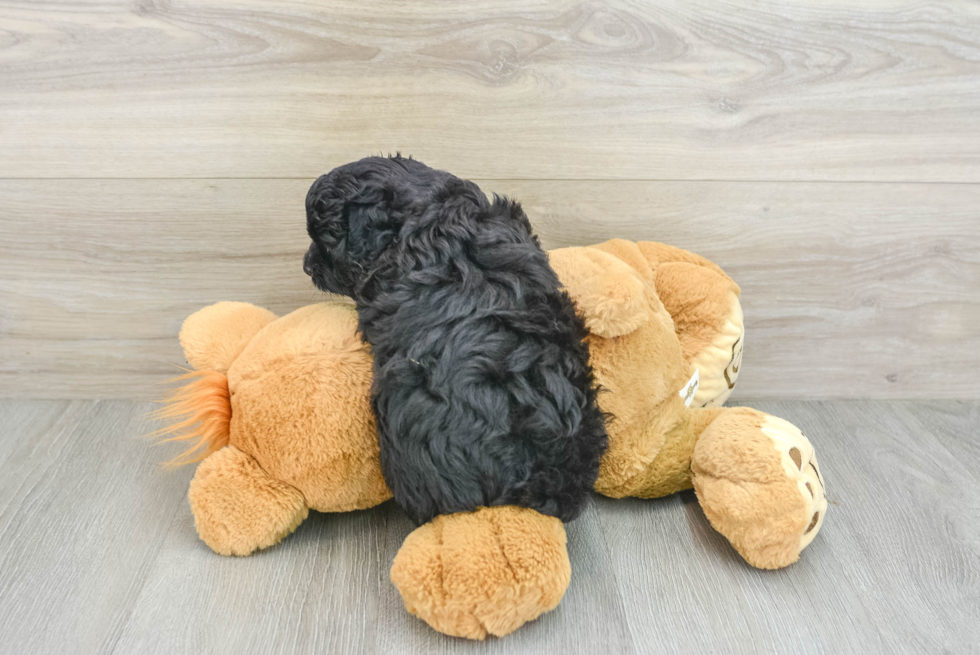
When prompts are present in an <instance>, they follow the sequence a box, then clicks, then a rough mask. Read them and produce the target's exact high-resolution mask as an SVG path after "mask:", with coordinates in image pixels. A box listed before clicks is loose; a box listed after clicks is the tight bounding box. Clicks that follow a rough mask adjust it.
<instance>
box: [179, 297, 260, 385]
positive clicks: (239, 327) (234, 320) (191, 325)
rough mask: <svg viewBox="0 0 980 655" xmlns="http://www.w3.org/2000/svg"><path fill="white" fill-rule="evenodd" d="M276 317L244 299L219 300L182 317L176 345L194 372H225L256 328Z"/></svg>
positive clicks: (252, 335)
mask: <svg viewBox="0 0 980 655" xmlns="http://www.w3.org/2000/svg"><path fill="white" fill-rule="evenodd" d="M274 320H276V315H275V314H273V313H272V312H270V311H269V310H268V309H263V308H261V307H256V306H255V305H251V304H249V303H247V302H219V303H215V304H214V305H208V306H207V307H205V308H204V309H199V310H197V311H196V312H194V313H193V314H191V315H190V316H188V317H187V318H186V319H185V320H184V325H183V327H181V329H180V345H181V347H183V349H184V357H186V358H187V362H188V363H189V364H190V365H191V366H192V367H193V368H195V369H197V370H198V371H218V372H219V373H227V372H228V367H229V366H231V363H232V362H233V361H235V358H236V357H238V355H239V354H241V352H242V350H244V349H245V346H246V345H248V342H249V341H251V340H252V337H254V336H255V335H256V334H258V332H259V330H261V329H262V328H264V327H265V326H266V325H268V324H269V323H271V322H272V321H274Z"/></svg>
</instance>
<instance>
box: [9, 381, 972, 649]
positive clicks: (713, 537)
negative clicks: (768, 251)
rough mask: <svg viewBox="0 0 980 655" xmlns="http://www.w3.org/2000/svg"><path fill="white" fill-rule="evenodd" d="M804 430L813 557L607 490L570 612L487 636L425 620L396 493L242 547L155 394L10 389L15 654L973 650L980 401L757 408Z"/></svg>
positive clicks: (682, 507)
mask: <svg viewBox="0 0 980 655" xmlns="http://www.w3.org/2000/svg"><path fill="white" fill-rule="evenodd" d="M750 404H751V405H752V406H754V407H757V408H759V409H761V410H763V411H768V412H772V413H774V414H776V415H778V416H782V417H784V418H786V419H788V420H790V421H793V422H794V423H796V424H798V425H799V426H800V427H802V428H803V429H804V431H805V432H806V433H807V435H808V436H809V437H810V439H811V440H812V441H813V443H814V445H815V447H816V451H817V453H818V454H819V458H820V463H821V471H822V473H823V475H824V478H825V479H826V481H827V485H828V493H829V496H828V498H829V499H830V500H831V502H832V506H831V511H830V512H829V513H828V516H827V519H826V522H825V524H824V527H823V529H822V530H821V532H820V534H819V535H818V536H817V538H816V539H815V540H814V542H813V543H812V544H811V545H810V547H809V548H808V549H807V550H806V551H805V552H804V555H803V558H802V559H801V561H800V562H798V563H797V564H794V565H793V566H791V567H789V568H787V569H784V570H781V571H760V570H757V569H753V568H751V567H749V566H748V565H746V564H745V563H744V562H743V561H742V560H741V559H740V558H739V557H738V555H737V554H736V553H735V552H734V550H733V549H732V548H731V547H730V546H729V545H728V543H727V542H726V541H725V540H724V538H723V537H721V536H720V535H719V534H717V533H715V532H714V531H713V530H712V529H711V527H710V525H709V524H708V522H707V520H706V519H705V517H704V515H703V513H702V512H701V510H700V508H699V507H698V505H697V501H696V499H695V497H694V495H693V493H692V492H686V493H683V494H679V495H677V496H673V497H671V498H667V499H661V500H655V501H640V500H622V501H617V500H612V499H608V498H598V497H597V498H596V499H595V501H594V502H593V503H591V504H590V505H589V507H588V509H587V510H586V512H585V513H584V514H583V516H582V517H581V518H580V519H579V520H578V521H576V522H574V523H572V524H570V525H569V526H568V528H567V529H568V535H569V554H570V557H571V561H572V570H573V572H572V582H571V585H570V586H569V589H568V592H567V593H566V595H565V598H564V599H563V601H562V603H561V605H559V607H558V608H557V609H556V610H554V611H553V612H550V613H548V614H546V615H544V616H543V617H541V618H540V619H539V620H537V621H535V622H532V623H530V624H528V625H526V626H524V627H523V628H521V629H520V630H519V631H518V632H516V633H514V634H512V635H510V636H509V637H507V638H504V639H488V640H487V641H485V642H480V643H473V642H467V641H464V640H460V639H452V638H448V637H445V636H444V635H440V634H438V633H435V632H434V631H432V630H430V629H429V628H428V627H427V626H425V624H423V623H422V622H421V621H419V620H417V619H414V618H413V617H411V616H409V615H408V614H407V613H406V612H405V611H404V609H403V607H402V605H401V600H400V598H399V597H398V594H397V591H396V590H395V589H394V587H393V586H392V585H391V583H390V582H389V580H388V568H389V567H390V565H391V560H392V558H393V557H394V554H395V553H396V552H397V549H398V548H399V547H400V546H401V544H402V542H403V540H404V538H405V536H406V535H407V534H408V533H409V532H410V531H411V529H412V525H411V523H410V522H409V521H408V519H407V518H406V517H405V515H404V514H403V513H402V511H401V510H400V509H399V508H398V507H397V506H396V505H394V504H393V503H390V502H389V503H386V504H384V505H381V506H380V507H377V508H375V509H373V510H368V511H365V512H355V513H350V514H339V515H326V514H318V513H313V514H312V515H311V516H310V518H309V519H308V520H307V521H306V522H305V523H304V524H303V525H302V526H300V528H299V529H298V531H297V532H296V533H294V534H293V535H292V536H290V537H289V538H288V539H286V540H285V541H283V543H281V544H280V545H278V546H276V547H274V548H272V549H269V550H267V551H263V552H261V553H259V554H256V555H253V556H251V557H247V558H223V557H220V556H218V555H215V554H214V553H212V552H211V551H209V550H208V549H207V548H206V547H205V546H204V545H203V544H202V543H201V542H200V541H199V540H198V538H197V535H196V534H195V532H194V528H193V521H192V518H191V514H190V509H189V507H188V506H187V503H186V501H185V494H186V488H187V483H188V479H189V477H190V474H191V470H190V469H189V468H188V469H182V470H180V471H178V472H174V473H163V472H161V471H160V470H159V469H157V468H156V462H157V461H159V460H160V459H164V458H165V457H166V455H167V453H166V452H164V450H163V449H161V450H155V449H151V448H149V447H148V445H147V444H146V443H145V442H141V441H138V440H136V439H133V438H132V437H133V435H134V434H139V433H142V432H144V431H145V430H146V429H147V428H148V427H149V426H148V425H147V424H146V422H145V421H144V419H142V418H141V416H142V414H143V413H144V412H145V411H146V410H147V409H149V407H150V406H149V405H147V404H144V403H131V402H126V401H114V402H109V403H106V402H80V401H74V402H67V401H14V400H6V401H0V425H3V427H4V429H3V431H2V432H0V464H2V465H3V466H4V471H5V475H4V476H2V477H0V633H2V634H3V639H2V640H0V653H4V654H6V653H11V654H14V653H17V654H20V653H27V652H30V653H42V652H43V653H46V652H57V653H75V652H79V653H81V652H84V653H119V654H122V653H134V652H139V653H166V654H167V655H181V654H183V653H202V652H208V653H215V654H221V653H243V652H257V653H294V652H329V653H375V652H377V653H434V652H439V653H442V652H488V653H500V654H501V655H503V654H508V653H556V654H561V655H574V654H577V653H596V652H609V653H651V654H652V653H669V652H702V653H714V652H724V653H760V652H778V653H784V652H794V653H879V652H883V653H925V652H928V653H932V652H951V653H968V652H973V651H975V650H976V644H977V643H978V642H980V627H978V624H977V622H976V620H975V619H976V617H977V615H978V614H980V529H978V526H980V505H978V503H977V501H976V498H977V497H978V496H980V476H978V475H977V470H976V466H975V465H974V463H973V462H974V459H973V458H970V457H969V456H968V455H969V454H972V453H975V450H976V444H975V437H974V435H975V434H976V433H977V432H978V430H980V403H977V402H976V401H974V402H956V401H915V402H898V401H860V402H859V401H825V402H799V401H779V402H777V401H767V402H761V403H750Z"/></svg>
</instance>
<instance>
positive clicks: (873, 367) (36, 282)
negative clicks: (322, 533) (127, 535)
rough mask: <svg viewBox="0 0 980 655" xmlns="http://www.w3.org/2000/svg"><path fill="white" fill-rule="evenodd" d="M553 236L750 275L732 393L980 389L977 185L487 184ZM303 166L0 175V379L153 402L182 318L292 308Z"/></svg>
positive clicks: (43, 393) (302, 290) (899, 394)
mask: <svg viewBox="0 0 980 655" xmlns="http://www.w3.org/2000/svg"><path fill="white" fill-rule="evenodd" d="M480 184H481V185H482V186H483V188H484V189H486V190H488V191H497V192H500V193H506V194H511V195H513V196H515V197H517V198H519V199H521V200H522V201H523V202H524V206H525V209H526V210H527V212H528V214H529V215H530V217H531V220H532V222H533V223H534V225H535V227H536V229H537V230H538V232H539V233H540V234H541V237H542V243H543V244H544V245H545V246H546V247H559V246H566V245H584V244H588V243H595V242H598V241H602V240H605V239H608V238H612V237H626V238H630V239H636V240H643V239H651V240H658V241H663V242H666V243H670V244H674V245H677V246H680V247H683V248H687V249H690V250H693V251H696V252H698V253H700V254H702V255H705V256H707V257H710V258H711V259H713V260H714V261H716V262H717V263H718V264H720V265H721V266H723V267H724V268H725V269H726V270H727V271H728V272H729V273H730V274H731V275H732V276H733V277H734V279H735V280H736V281H737V282H738V283H739V284H741V286H742V289H743V294H742V302H743V308H744V311H745V317H746V325H747V345H746V351H745V360H744V361H745V364H744V369H743V370H744V372H743V374H742V375H741V376H740V378H739V387H738V388H737V389H736V394H739V395H741V396H742V397H771V398H800V399H805V398H847V397H859V398H861V397H865V398H867V397H871V398H875V397H877V398H889V397H890V398H903V397H905V398H910V397H919V398H928V397H953V398H971V397H972V398H976V397H980V376H977V375H976V371H977V370H978V368H980V292H978V290H980V185H947V184H912V185H906V184H879V183H874V184H837V183H792V184H788V183H720V182H719V183H707V182H588V183H586V182H558V181H550V182H549V181H509V180H501V181H480ZM307 187H308V181H307V180H60V181H49V180H0V395H3V396H19V397H53V398H73V397H77V398H105V397H127V398H156V397H159V395H160V394H161V389H160V387H159V385H158V384H157V383H158V382H160V381H161V380H163V379H165V378H166V377H168V376H170V375H172V374H173V373H174V372H175V371H176V369H174V368H173V365H175V364H182V363H183V356H182V354H181V352H180V348H179V346H178V344H177V339H176V335H177V332H178V330H179V327H180V324H181V322H182V321H183V319H184V318H185V317H186V316H187V315H188V314H190V313H192V312H193V311H196V310H197V309H199V308H200V307H202V306H204V305H206V304H209V303H212V302H216V301H218V300H243V301H249V302H254V303H257V304H260V305H264V306H267V307H269V308H270V309H272V310H273V311H276V312H279V313H284V312H287V311H291V310H292V309H295V308H297V307H299V306H302V305H304V304H307V303H310V302H314V301H316V300H318V299H322V298H323V297H324V296H322V295H321V294H319V293H317V292H316V291H315V290H314V289H313V288H312V286H311V284H310V282H309V280H308V278H307V277H306V276H305V275H304V274H303V272H302V270H301V258H302V254H303V252H304V251H305V249H306V244H307V237H306V235H305V224H304V217H303V209H302V207H303V201H304V197H305V193H306V189H307Z"/></svg>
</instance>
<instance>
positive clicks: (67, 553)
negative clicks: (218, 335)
mask: <svg viewBox="0 0 980 655" xmlns="http://www.w3.org/2000/svg"><path fill="white" fill-rule="evenodd" d="M0 406H2V407H3V410H2V411H0V417H2V418H3V421H4V422H3V424H2V425H3V429H2V431H0V459H2V466H3V475H2V476H0V634H2V635H3V639H2V640H0V652H4V653H95V652H110V651H111V650H112V648H113V646H114V643H115V641H116V640H117V638H118V635H119V634H120V631H121V629H122V627H123V625H124V624H125V623H126V621H127V618H128V616H129V612H130V609H131V607H132V604H133V602H134V601H135V599H136V598H137V597H138V596H139V594H140V591H141V589H142V585H143V584H144V581H145V579H146V576H147V575H148V573H149V572H150V566H151V564H152V563H153V562H154V560H155V559H156V554H157V551H158V550H159V549H160V544H161V542H162V541H163V539H164V537H165V536H166V534H167V532H168V529H169V527H170V523H171V520H172V517H173V516H174V513H175V511H176V510H177V508H178V507H179V506H181V505H183V504H184V494H185V493H186V487H187V482H188V479H189V478H188V476H187V473H188V472H181V473H179V474H174V475H167V474H164V473H163V472H162V471H161V470H160V467H159V465H158V462H159V461H160V451H154V450H151V449H150V448H148V444H147V443H146V442H145V441H143V440H140V439H138V438H137V437H138V436H139V435H141V434H144V433H146V432H147V431H148V429H149V425H148V423H147V421H146V420H145V419H143V414H145V413H146V412H147V411H148V410H149V409H151V406H148V405H147V404H134V403H128V402H118V401H117V402H108V403H107V402H100V403H92V402H79V401H74V402H71V403H64V402H54V403H51V402H37V401H35V402H30V403H17V404H15V405H12V404H10V403H2V404H0Z"/></svg>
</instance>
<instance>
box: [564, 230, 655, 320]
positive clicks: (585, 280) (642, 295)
mask: <svg viewBox="0 0 980 655" xmlns="http://www.w3.org/2000/svg"><path fill="white" fill-rule="evenodd" d="M548 257H549V260H550V262H551V266H552V268H554V270H555V272H556V273H557V274H558V279H559V280H561V282H562V284H563V285H564V286H565V289H566V290H567V291H568V295H569V296H570V297H571V299H572V300H573V301H574V302H575V309H576V311H577V312H578V313H579V315H580V316H582V318H583V319H584V320H585V326H586V327H587V328H588V329H589V332H592V333H593V334H596V335H598V336H600V337H604V338H612V337H618V336H622V335H624V334H629V333H631V332H633V331H634V330H636V329H637V328H638V327H640V326H641V325H643V324H644V323H645V322H646V321H647V320H649V316H650V308H649V304H648V299H647V285H646V283H645V282H644V280H643V278H642V277H640V275H638V274H637V272H636V271H635V270H633V269H632V268H630V267H629V266H627V265H626V264H624V263H623V262H622V261H620V260H619V259H617V258H616V257H614V256H612V255H609V254H607V253H604V252H601V251H598V250H595V249H593V248H559V249H558V250H552V251H551V252H549V253H548Z"/></svg>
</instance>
